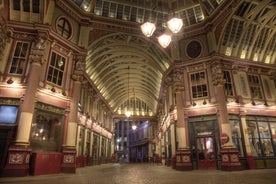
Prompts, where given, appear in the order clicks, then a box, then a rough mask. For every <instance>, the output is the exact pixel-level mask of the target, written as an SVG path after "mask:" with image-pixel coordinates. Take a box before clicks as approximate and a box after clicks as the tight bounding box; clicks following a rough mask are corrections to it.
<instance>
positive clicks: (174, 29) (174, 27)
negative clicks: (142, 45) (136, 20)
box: [141, 1, 183, 48]
mask: <svg viewBox="0 0 276 184" xmlns="http://www.w3.org/2000/svg"><path fill="white" fill-rule="evenodd" d="M162 3H163V2H162V1H157V6H155V7H158V5H160V6H161V7H160V8H161V12H162V6H163V5H162ZM168 5H169V1H168ZM153 11H154V9H153V10H152V12H153ZM151 14H152V13H151ZM151 14H150V17H149V19H151ZM168 14H171V13H170V12H168ZM172 14H173V17H172V18H171V19H170V20H169V21H167V27H168V28H169V30H170V32H171V33H172V34H176V33H178V32H179V31H180V30H181V28H182V27H183V20H182V19H180V18H176V17H175V16H174V15H175V14H174V13H172ZM155 30H156V26H155V24H154V23H152V22H149V21H148V22H145V23H144V24H142V25H141V31H142V33H143V34H144V35H145V36H146V37H151V36H152V35H153V33H154V31H155ZM172 34H168V33H164V34H163V35H161V36H159V37H158V38H157V40H158V43H159V44H160V45H161V46H162V47H163V48H166V47H168V46H169V44H170V43H171V41H172V36H171V35H172Z"/></svg>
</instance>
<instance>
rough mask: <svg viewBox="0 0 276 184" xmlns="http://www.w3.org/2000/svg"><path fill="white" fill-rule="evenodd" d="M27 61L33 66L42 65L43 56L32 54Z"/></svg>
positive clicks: (43, 61)
mask: <svg viewBox="0 0 276 184" xmlns="http://www.w3.org/2000/svg"><path fill="white" fill-rule="evenodd" d="M29 59H30V61H31V63H34V64H40V65H43V64H44V63H45V59H44V56H43V54H38V53H32V54H31V55H30V56H29Z"/></svg>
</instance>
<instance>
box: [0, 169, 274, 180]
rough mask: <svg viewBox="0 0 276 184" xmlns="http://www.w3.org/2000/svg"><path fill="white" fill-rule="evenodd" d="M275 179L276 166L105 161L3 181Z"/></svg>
mask: <svg viewBox="0 0 276 184" xmlns="http://www.w3.org/2000/svg"><path fill="white" fill-rule="evenodd" d="M275 182H276V169H259V170H244V171H239V172H226V171H220V170H194V171H187V172H183V171H176V170H173V169H172V168H171V167H166V166H162V165H153V164H103V165H100V166H91V167H84V168H78V169H77V173H76V174H56V175H41V176H27V177H16V178H0V183H1V184H2V183H3V184H9V183H13V184H57V183H60V184H183V183H186V184H221V183H223V184H275Z"/></svg>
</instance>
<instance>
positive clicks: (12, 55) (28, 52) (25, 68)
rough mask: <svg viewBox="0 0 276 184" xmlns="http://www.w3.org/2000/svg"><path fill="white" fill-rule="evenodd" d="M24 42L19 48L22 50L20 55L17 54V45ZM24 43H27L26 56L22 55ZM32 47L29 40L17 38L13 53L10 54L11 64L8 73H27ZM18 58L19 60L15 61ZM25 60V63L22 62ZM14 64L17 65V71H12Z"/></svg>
mask: <svg viewBox="0 0 276 184" xmlns="http://www.w3.org/2000/svg"><path fill="white" fill-rule="evenodd" d="M20 43H21V44H22V47H21V48H19V49H20V51H19V53H18V56H15V54H16V52H17V46H18V44H20ZM24 44H27V47H26V51H25V56H24V57H21V56H20V55H21V54H22V49H23V45H24ZM30 47H31V44H30V42H27V41H19V40H16V41H15V42H14V48H13V53H12V54H11V55H10V65H9V68H8V70H7V72H8V74H11V75H20V76H23V75H24V74H25V73H26V70H27V66H28V63H29V62H28V60H29V54H30ZM15 60H17V61H15ZM23 60H24V61H23ZM22 61H23V62H24V63H23V65H24V66H23V65H22V64H20V63H21V62H22ZM14 62H17V63H14ZM13 65H16V69H15V70H16V72H11V70H12V67H13ZM19 65H20V66H21V65H22V72H21V73H18V70H19V69H18V68H19V67H20V66H19Z"/></svg>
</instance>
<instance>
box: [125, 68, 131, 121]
mask: <svg viewBox="0 0 276 184" xmlns="http://www.w3.org/2000/svg"><path fill="white" fill-rule="evenodd" d="M127 71H128V72H127V73H128V75H127V79H128V81H127V111H126V113H125V115H126V117H128V118H129V117H130V115H131V112H130V110H129V66H128V67H127Z"/></svg>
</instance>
